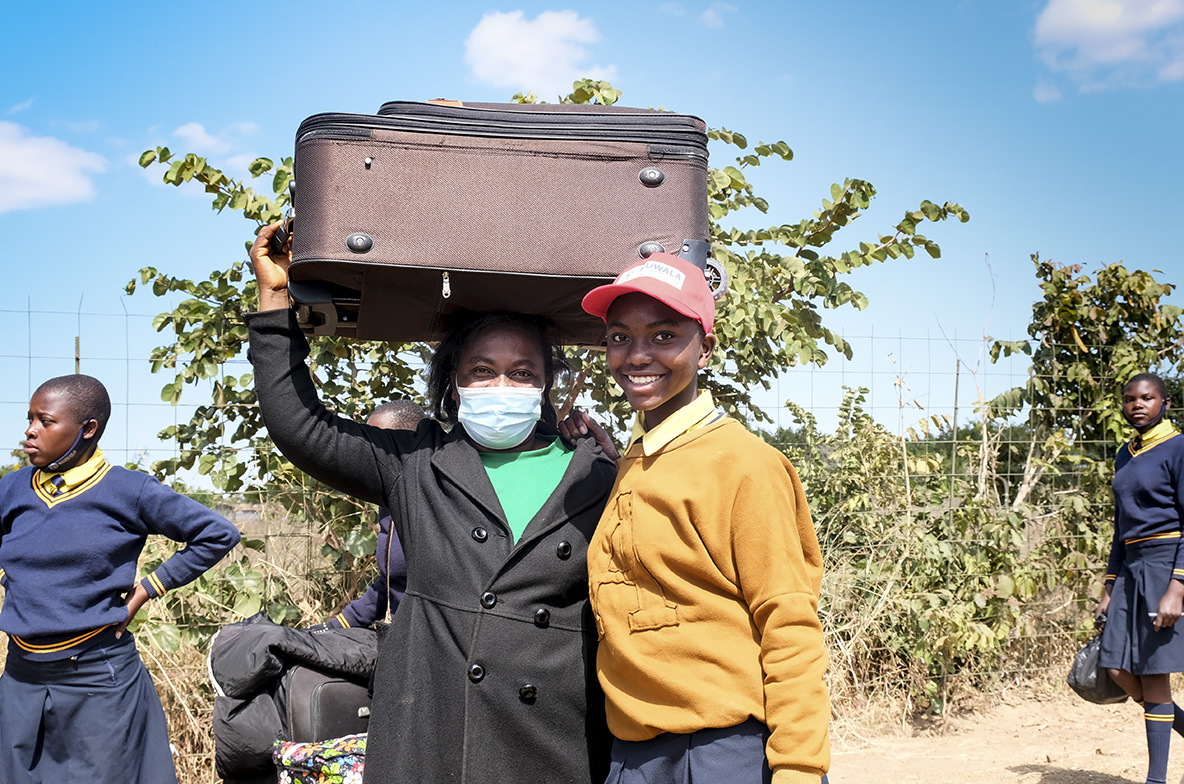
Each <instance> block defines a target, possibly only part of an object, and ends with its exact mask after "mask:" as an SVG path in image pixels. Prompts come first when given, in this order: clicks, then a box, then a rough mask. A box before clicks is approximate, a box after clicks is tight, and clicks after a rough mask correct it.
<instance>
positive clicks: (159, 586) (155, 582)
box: [148, 572, 166, 596]
mask: <svg viewBox="0 0 1184 784" xmlns="http://www.w3.org/2000/svg"><path fill="white" fill-rule="evenodd" d="M148 582H149V583H151V584H152V587H153V588H154V589H156V593H157V595H158V596H164V594H165V593H166V589H165V587H164V583H162V582H161V581H160V578H159V577H157V576H156V572H153V573H152V574H150V575H148Z"/></svg>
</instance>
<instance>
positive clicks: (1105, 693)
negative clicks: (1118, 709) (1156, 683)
mask: <svg viewBox="0 0 1184 784" xmlns="http://www.w3.org/2000/svg"><path fill="white" fill-rule="evenodd" d="M1101 652H1102V635H1100V634H1097V635H1094V637H1093V638H1092V639H1091V640H1090V641H1089V642H1087V643H1086V644H1085V645H1083V646H1081V650H1079V651H1078V652H1077V655H1076V656H1075V657H1073V666H1072V667H1070V668H1069V675H1068V677H1067V678H1066V679H1065V680H1066V681H1067V682H1068V684H1069V688H1070V689H1072V690H1073V691H1075V692H1077V694H1078V696H1080V697H1081V698H1082V699H1084V700H1088V701H1089V702H1094V703H1097V704H1098V705H1111V704H1114V703H1118V702H1124V701H1125V700H1126V698H1127V693H1126V692H1125V691H1123V690H1122V687H1121V686H1119V685H1118V684H1117V683H1115V682H1114V679H1113V678H1111V677H1110V673H1109V672H1107V670H1106V668H1105V667H1101V666H1099V665H1098V657H1099V656H1100V655H1101Z"/></svg>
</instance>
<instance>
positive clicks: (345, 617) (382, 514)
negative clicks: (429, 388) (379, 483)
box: [308, 400, 427, 632]
mask: <svg viewBox="0 0 1184 784" xmlns="http://www.w3.org/2000/svg"><path fill="white" fill-rule="evenodd" d="M425 416H427V414H425V413H424V411H423V409H422V408H420V407H419V405H418V404H417V403H415V402H414V401H412V400H388V401H386V402H385V403H380V404H379V405H378V406H377V407H376V408H375V409H374V412H373V413H372V414H370V416H369V417H368V418H367V419H366V424H368V425H373V426H374V427H385V428H387V429H390V430H415V428H416V427H418V426H419V422H420V420H421V419H423V418H424V417H425ZM374 557H375V559H376V560H377V561H378V579H376V580H375V581H374V582H372V583H370V587H369V588H367V589H366V593H364V594H362V595H361V596H359V597H358V598H357V599H354V600H353V601H352V602H350V603H349V604H347V605H346V606H345V607H344V608H342V610H341V612H339V613H336V614H334V615H333V617H331V618H329V620H327V621H324V622H323V623H318V624H314V625H312V626H309V627H308V628H309V630H310V631H314V632H321V631H328V630H329V629H349V628H352V627H357V626H369V625H370V624H372V623H374V622H376V621H381V620H382V619H383V618H385V617H386V614H387V610H388V609H389V610H390V612H391V615H394V614H395V610H397V609H399V602H401V601H403V593H404V592H405V591H406V590H407V561H406V559H405V558H404V557H403V546H402V545H401V544H399V537H398V536H397V535H393V534H392V533H391V513H390V512H388V511H387V510H386V509H385V508H383V507H381V506H380V507H379V508H378V545H377V547H375V549H374Z"/></svg>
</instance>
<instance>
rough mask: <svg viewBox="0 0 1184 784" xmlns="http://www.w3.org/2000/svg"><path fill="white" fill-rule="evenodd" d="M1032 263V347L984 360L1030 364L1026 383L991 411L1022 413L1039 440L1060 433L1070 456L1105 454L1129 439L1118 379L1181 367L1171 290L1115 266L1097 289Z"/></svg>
mask: <svg viewBox="0 0 1184 784" xmlns="http://www.w3.org/2000/svg"><path fill="white" fill-rule="evenodd" d="M1032 263H1033V264H1034V265H1035V267H1036V277H1037V279H1038V280H1039V281H1040V290H1041V292H1042V294H1043V297H1042V298H1041V299H1040V300H1038V301H1037V302H1036V303H1035V304H1034V305H1033V306H1032V321H1031V322H1030V324H1029V326H1028V335H1029V336H1030V337H1031V340H1022V341H1009V342H1008V341H995V342H994V343H993V344H992V346H991V359H992V361H997V360H998V359H999V358H1000V357H1006V356H1010V355H1011V354H1015V353H1022V354H1027V355H1029V356H1031V357H1032V365H1031V368H1030V370H1029V375H1028V381H1027V383H1026V384H1025V385H1024V386H1023V387H1017V388H1015V389H1012V390H1009V391H1008V392H1005V393H1003V394H1002V395H1000V396H999V397H997V398H996V399H995V400H993V401H991V404H990V406H991V409H992V411H993V412H995V413H998V414H1013V413H1015V412H1018V411H1019V410H1021V408H1023V407H1025V406H1026V407H1027V408H1028V410H1029V411H1030V421H1031V423H1032V425H1033V427H1034V428H1035V429H1036V430H1038V431H1039V433H1038V435H1040V436H1042V437H1046V436H1048V435H1049V434H1050V433H1052V432H1054V431H1058V430H1060V431H1064V432H1065V433H1067V434H1070V435H1071V436H1072V438H1073V440H1074V442H1075V444H1076V445H1077V446H1078V447H1079V449H1078V451H1080V452H1082V453H1084V454H1090V455H1093V456H1095V457H1103V456H1106V455H1109V454H1111V453H1112V452H1113V448H1114V446H1115V445H1116V444H1117V443H1120V442H1121V441H1123V440H1125V438H1126V437H1127V435H1128V434H1129V427H1128V425H1127V424H1126V421H1125V420H1124V419H1123V418H1122V403H1121V391H1122V385H1123V384H1124V383H1125V382H1126V381H1127V379H1129V378H1130V377H1131V376H1133V375H1135V374H1136V373H1143V372H1147V371H1151V372H1156V371H1159V372H1161V373H1166V374H1179V372H1180V370H1181V368H1182V367H1184V346H1182V345H1181V340H1180V331H1181V327H1182V326H1184V322H1181V319H1180V316H1181V313H1184V310H1181V309H1180V308H1178V307H1176V306H1174V305H1169V304H1167V303H1166V302H1164V299H1165V298H1166V297H1167V296H1168V295H1169V294H1171V292H1172V290H1173V289H1174V288H1175V287H1174V286H1173V285H1172V284H1170V283H1161V282H1159V281H1157V280H1156V279H1155V276H1154V275H1152V274H1151V273H1150V272H1144V271H1142V270H1134V271H1130V270H1127V269H1126V267H1124V266H1123V265H1122V264H1118V263H1116V264H1107V265H1105V266H1103V267H1102V268H1101V269H1100V270H1098V272H1097V276H1096V280H1091V278H1090V277H1089V276H1088V275H1085V274H1083V273H1082V267H1081V265H1078V264H1075V265H1068V266H1065V265H1061V264H1057V263H1055V262H1052V261H1048V260H1042V259H1041V258H1040V257H1039V256H1038V255H1033V256H1032Z"/></svg>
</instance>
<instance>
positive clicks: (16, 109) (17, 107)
mask: <svg viewBox="0 0 1184 784" xmlns="http://www.w3.org/2000/svg"><path fill="white" fill-rule="evenodd" d="M32 105H33V99H32V98H30V99H29V100H27V101H21V102H20V103H18V104H13V105H12V106H10V107H8V114H20V113H21V112H23V111H24V110H25V109H28V108H29V107H30V106H32Z"/></svg>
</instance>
